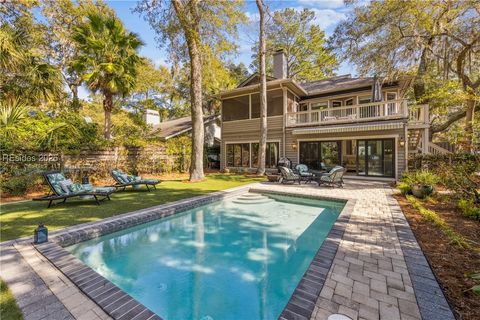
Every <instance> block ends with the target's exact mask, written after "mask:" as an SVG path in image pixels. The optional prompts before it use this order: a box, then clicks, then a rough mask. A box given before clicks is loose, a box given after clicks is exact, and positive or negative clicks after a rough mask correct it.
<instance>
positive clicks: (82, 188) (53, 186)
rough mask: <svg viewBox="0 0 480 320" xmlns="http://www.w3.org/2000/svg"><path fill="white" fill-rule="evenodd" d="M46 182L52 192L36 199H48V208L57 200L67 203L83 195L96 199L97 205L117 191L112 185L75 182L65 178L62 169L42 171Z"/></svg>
mask: <svg viewBox="0 0 480 320" xmlns="http://www.w3.org/2000/svg"><path fill="white" fill-rule="evenodd" d="M42 175H43V178H44V180H45V182H46V184H47V185H48V186H49V187H50V191H51V193H50V194H48V195H46V196H44V197H39V198H34V199H33V200H34V201H48V208H50V207H51V206H52V204H54V201H56V200H62V201H61V203H65V202H66V201H67V199H68V198H74V197H82V198H85V199H92V198H93V199H95V202H96V203H97V205H100V201H102V200H105V199H108V200H110V195H111V194H112V193H113V192H115V188H112V187H90V186H86V185H82V184H79V183H73V182H72V181H71V180H70V179H67V178H65V176H64V175H63V173H62V172H61V171H48V172H44V173H42Z"/></svg>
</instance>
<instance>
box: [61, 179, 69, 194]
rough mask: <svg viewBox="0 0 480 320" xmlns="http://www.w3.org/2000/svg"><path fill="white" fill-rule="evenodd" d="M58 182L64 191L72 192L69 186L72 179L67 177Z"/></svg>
mask: <svg viewBox="0 0 480 320" xmlns="http://www.w3.org/2000/svg"><path fill="white" fill-rule="evenodd" d="M58 184H59V185H60V187H61V188H62V190H63V192H65V193H70V189H69V186H71V185H72V180H70V179H66V180H63V181H60V182H59V183H58Z"/></svg>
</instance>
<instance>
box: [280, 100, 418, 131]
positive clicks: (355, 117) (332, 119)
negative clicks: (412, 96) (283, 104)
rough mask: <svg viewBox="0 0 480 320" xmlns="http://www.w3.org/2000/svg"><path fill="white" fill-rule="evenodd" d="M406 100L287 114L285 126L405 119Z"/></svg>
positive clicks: (406, 112)
mask: <svg viewBox="0 0 480 320" xmlns="http://www.w3.org/2000/svg"><path fill="white" fill-rule="evenodd" d="M408 116H409V114H408V108H407V100H406V99H400V100H389V101H380V102H372V103H364V104H358V105H354V106H345V107H336V108H328V109H321V110H310V111H301V112H290V113H287V115H286V117H287V126H304V125H327V124H337V123H350V122H363V121H374V120H379V119H399V118H407V117H408Z"/></svg>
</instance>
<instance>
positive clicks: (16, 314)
mask: <svg viewBox="0 0 480 320" xmlns="http://www.w3.org/2000/svg"><path fill="white" fill-rule="evenodd" d="M0 319H2V320H21V319H23V316H22V312H21V311H20V309H19V308H18V306H17V303H16V302H15V298H14V297H13V295H12V293H11V292H10V290H8V287H7V285H6V284H5V282H3V280H1V279H0Z"/></svg>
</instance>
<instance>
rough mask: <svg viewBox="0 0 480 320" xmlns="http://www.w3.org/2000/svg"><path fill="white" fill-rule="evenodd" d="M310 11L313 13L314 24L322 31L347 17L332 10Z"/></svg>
mask: <svg viewBox="0 0 480 320" xmlns="http://www.w3.org/2000/svg"><path fill="white" fill-rule="evenodd" d="M311 10H312V11H314V12H315V20H314V23H315V24H317V25H319V26H320V28H321V29H322V30H325V29H327V28H328V27H330V26H333V25H336V24H337V23H339V22H340V21H342V20H344V19H345V18H346V17H347V16H346V15H345V13H342V12H338V11H335V10H332V9H311Z"/></svg>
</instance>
